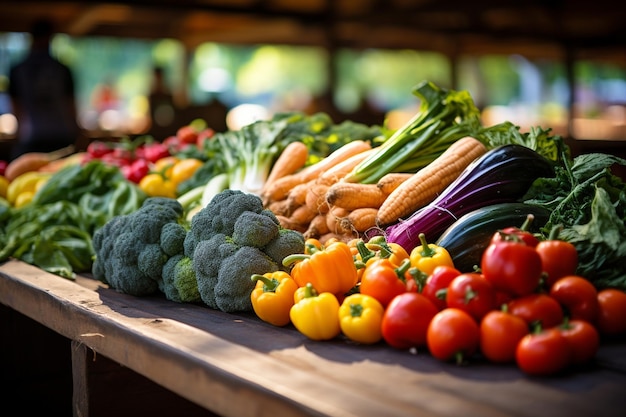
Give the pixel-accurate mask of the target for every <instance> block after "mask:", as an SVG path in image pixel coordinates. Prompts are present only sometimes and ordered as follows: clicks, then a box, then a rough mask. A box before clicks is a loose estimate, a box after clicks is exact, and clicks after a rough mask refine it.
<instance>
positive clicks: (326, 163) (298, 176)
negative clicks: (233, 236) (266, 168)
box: [263, 140, 372, 201]
mask: <svg viewBox="0 0 626 417" xmlns="http://www.w3.org/2000/svg"><path fill="white" fill-rule="evenodd" d="M371 147H372V145H371V144H370V143H369V142H367V141H364V140H353V141H352V142H348V143H346V144H345V145H343V146H341V147H340V148H338V149H336V150H335V151H334V152H332V153H331V154H330V155H328V156H327V157H326V158H324V159H322V160H321V161H319V162H317V163H315V164H312V165H308V166H306V167H304V168H302V169H301V170H300V171H298V172H296V173H294V174H291V175H286V176H283V177H281V178H279V179H277V180H276V181H274V182H273V183H272V184H269V186H268V187H267V189H266V191H265V193H264V195H263V198H264V200H267V201H275V200H282V199H283V198H285V197H286V196H287V194H288V193H289V191H290V190H291V189H292V188H293V187H295V186H296V185H298V184H301V183H304V182H308V181H311V180H315V179H317V178H318V177H319V176H320V175H321V174H322V173H323V172H325V171H327V170H329V169H330V168H331V167H333V166H335V165H337V164H338V163H340V162H341V161H343V160H345V159H347V158H349V157H351V156H352V155H356V154H358V153H360V152H363V151H364V150H367V149H370V148H371Z"/></svg>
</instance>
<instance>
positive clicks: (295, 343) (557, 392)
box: [0, 260, 626, 417]
mask: <svg viewBox="0 0 626 417" xmlns="http://www.w3.org/2000/svg"><path fill="white" fill-rule="evenodd" d="M0 303H1V304H3V305H4V307H3V308H2V310H0V312H2V313H3V314H2V316H0V318H1V320H0V321H2V322H3V323H4V327H3V328H2V330H3V333H2V335H1V337H2V345H3V349H5V350H6V349H7V348H6V347H7V346H13V349H12V350H9V351H10V352H13V353H15V352H16V351H17V352H20V351H21V350H22V349H27V351H28V348H29V347H30V348H32V351H34V352H36V353H37V354H39V355H43V357H44V359H45V360H46V361H52V362H56V361H59V360H60V359H58V358H57V357H52V356H50V357H47V356H46V355H51V354H52V353H51V352H52V351H53V350H52V347H51V345H46V346H40V345H37V343H34V345H33V346H30V345H28V346H27V344H26V341H25V340H26V339H27V338H25V336H24V334H25V333H27V331H28V329H25V328H24V327H27V326H25V325H23V324H20V325H19V326H8V325H7V324H6V323H7V319H6V318H5V316H7V315H8V316H12V315H18V316H23V317H24V319H23V320H26V321H30V322H32V323H34V324H33V326H35V325H38V326H43V327H44V328H45V329H47V330H49V331H51V332H53V333H54V334H57V335H59V337H61V338H62V340H67V344H63V343H61V345H62V346H64V348H62V349H61V351H62V352H65V350H64V349H67V350H70V352H66V353H65V355H66V356H67V357H70V358H71V363H70V364H68V366H70V368H71V370H70V372H71V380H72V381H71V384H72V391H73V394H72V398H71V400H68V402H69V401H71V404H72V414H73V415H74V416H81V417H84V416H99V415H103V416H113V415H115V416H116V417H119V416H124V415H134V416H136V415H138V414H139V415H151V416H160V415H180V416H192V415H220V416H233V417H248V416H250V417H252V416H256V417H258V416H268V417H270V416H281V417H289V416H333V417H353V416H354V417H356V416H358V417H366V416H385V417H392V416H442V417H443V416H446V417H460V416H464V417H465V416H485V417H504V416H507V417H509V416H529V417H530V416H532V417H536V416H551V417H558V416H564V417H565V416H567V417H576V416H594V417H604V416H606V417H609V416H623V415H624V413H625V411H624V410H626V343H625V341H624V340H623V339H622V340H617V341H616V340H613V341H608V342H607V341H605V342H604V343H603V345H602V348H601V351H600V352H599V353H598V354H597V357H596V360H595V361H594V363H592V364H590V365H589V366H586V367H584V368H581V369H576V370H571V371H569V372H567V373H565V374H563V375H558V376H552V377H543V378H533V377H528V376H525V375H524V374H522V373H521V372H520V371H519V370H518V369H517V368H516V367H515V366H514V365H510V366H506V365H494V364H489V363H487V362H486V361H484V360H482V359H480V358H476V359H474V360H472V361H471V362H470V363H468V364H466V365H463V366H457V365H455V364H451V363H450V364H449V363H442V362H439V361H437V360H435V359H433V358H432V357H431V356H430V355H429V354H428V353H427V352H426V351H422V352H409V351H399V350H395V349H393V348H391V347H389V346H387V345H385V344H384V343H379V344H377V345H374V346H362V345H357V344H354V343H350V342H349V341H347V340H345V339H343V338H337V339H335V340H333V341H326V342H314V341H309V340H307V339H306V338H305V337H304V336H303V335H301V334H300V333H299V332H298V331H296V330H295V329H294V328H293V327H291V326H288V327H286V328H276V327H273V326H271V325H269V324H266V323H264V322H262V321H260V320H259V319H258V318H256V317H255V316H254V315H251V314H241V315H236V314H227V313H222V312H219V311H215V310H212V309H210V308H208V307H206V306H204V305H192V304H178V303H174V302H171V301H168V300H166V299H165V298H163V297H159V296H155V297H146V298H139V297H132V296H128V295H124V294H120V293H117V292H116V291H114V290H112V289H109V288H107V287H106V286H104V285H102V284H101V283H99V282H98V281H95V280H93V279H90V278H88V277H78V278H77V280H76V281H70V280H66V279H63V278H60V277H58V276H56V275H51V274H48V273H46V272H44V271H42V270H40V269H38V268H35V267H33V266H30V265H27V264H25V263H23V262H20V261H16V260H10V261H8V262H6V263H4V264H3V265H0ZM9 319H10V320H15V317H13V318H11V317H9ZM22 322H23V321H22ZM11 331H13V332H14V334H10V332H11ZM16 333H19V334H16ZM28 343H32V341H31V342H28ZM59 355H61V356H63V355H64V354H63V353H60V354H59ZM17 356H22V360H23V361H24V362H28V363H30V362H31V360H34V359H33V357H32V355H31V356H27V355H26V354H22V355H19V354H18V355H17ZM24 356H27V357H24ZM29 357H30V358H31V359H28V358H29ZM2 360H4V361H5V362H8V361H10V360H11V359H10V358H7V357H6V356H4V355H3V357H2V358H0V361H2ZM8 365H10V368H11V369H13V370H15V369H16V368H17V366H16V365H15V363H13V364H8V363H5V364H4V367H5V368H6V367H7V366H8ZM20 366H27V364H21V365H20ZM20 369H21V368H20ZM5 395H6V394H5ZM33 395H34V396H33V399H36V398H37V396H36V394H33ZM0 398H2V396H1V395H0ZM9 400H10V399H9ZM3 402H4V400H3ZM173 410H175V411H173ZM148 412H149V413H148Z"/></svg>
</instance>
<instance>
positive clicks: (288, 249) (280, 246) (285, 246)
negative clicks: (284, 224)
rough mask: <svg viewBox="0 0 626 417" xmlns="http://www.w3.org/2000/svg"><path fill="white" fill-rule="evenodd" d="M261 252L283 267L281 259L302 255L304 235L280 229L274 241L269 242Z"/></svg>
mask: <svg viewBox="0 0 626 417" xmlns="http://www.w3.org/2000/svg"><path fill="white" fill-rule="evenodd" d="M263 252H265V253H266V254H267V256H269V257H270V258H272V260H273V261H274V262H276V263H277V264H278V265H280V266H281V270H287V268H285V267H283V266H282V265H283V259H285V258H286V257H287V256H289V255H293V254H295V253H304V235H303V234H302V233H300V232H298V231H296V230H292V229H285V228H281V229H280V230H279V232H278V236H277V237H276V239H274V240H272V241H271V242H269V243H268V244H267V245H266V246H265V247H264V248H263Z"/></svg>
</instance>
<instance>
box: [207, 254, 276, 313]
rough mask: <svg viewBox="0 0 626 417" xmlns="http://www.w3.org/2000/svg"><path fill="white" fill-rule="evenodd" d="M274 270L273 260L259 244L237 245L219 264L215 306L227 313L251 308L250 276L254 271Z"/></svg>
mask: <svg viewBox="0 0 626 417" xmlns="http://www.w3.org/2000/svg"><path fill="white" fill-rule="evenodd" d="M277 270H278V265H277V264H276V262H274V261H272V259H270V257H269V256H267V255H266V254H265V253H263V251H261V250H260V249H259V248H255V247H252V246H241V247H239V249H238V250H237V251H236V252H235V253H234V254H232V255H231V256H229V257H228V258H226V259H224V261H222V263H221V265H220V269H219V272H218V276H217V283H216V284H215V288H214V289H213V292H214V294H215V303H216V305H217V308H219V309H220V310H222V311H225V312H227V313H235V312H244V311H252V301H251V299H250V294H251V293H252V290H253V289H254V287H255V285H256V282H254V281H252V280H251V279H250V277H251V276H252V275H254V274H260V275H263V274H265V273H267V272H274V271H277Z"/></svg>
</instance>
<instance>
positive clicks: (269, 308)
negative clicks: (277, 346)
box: [250, 271, 298, 326]
mask: <svg viewBox="0 0 626 417" xmlns="http://www.w3.org/2000/svg"><path fill="white" fill-rule="evenodd" d="M251 279H252V280H253V281H256V286H255V287H254V289H253V290H252V293H251V294H250V300H251V301H252V308H253V309H254V312H255V313H256V315H257V316H258V317H259V318H260V319H261V320H263V321H265V322H267V323H270V324H273V325H274V326H285V325H287V324H289V321H290V319H289V310H291V307H292V306H293V304H294V293H295V292H296V290H297V289H298V284H296V282H295V281H294V280H293V278H291V275H289V274H288V273H287V272H284V271H276V272H268V273H266V274H263V275H259V274H254V275H252V277H251Z"/></svg>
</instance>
